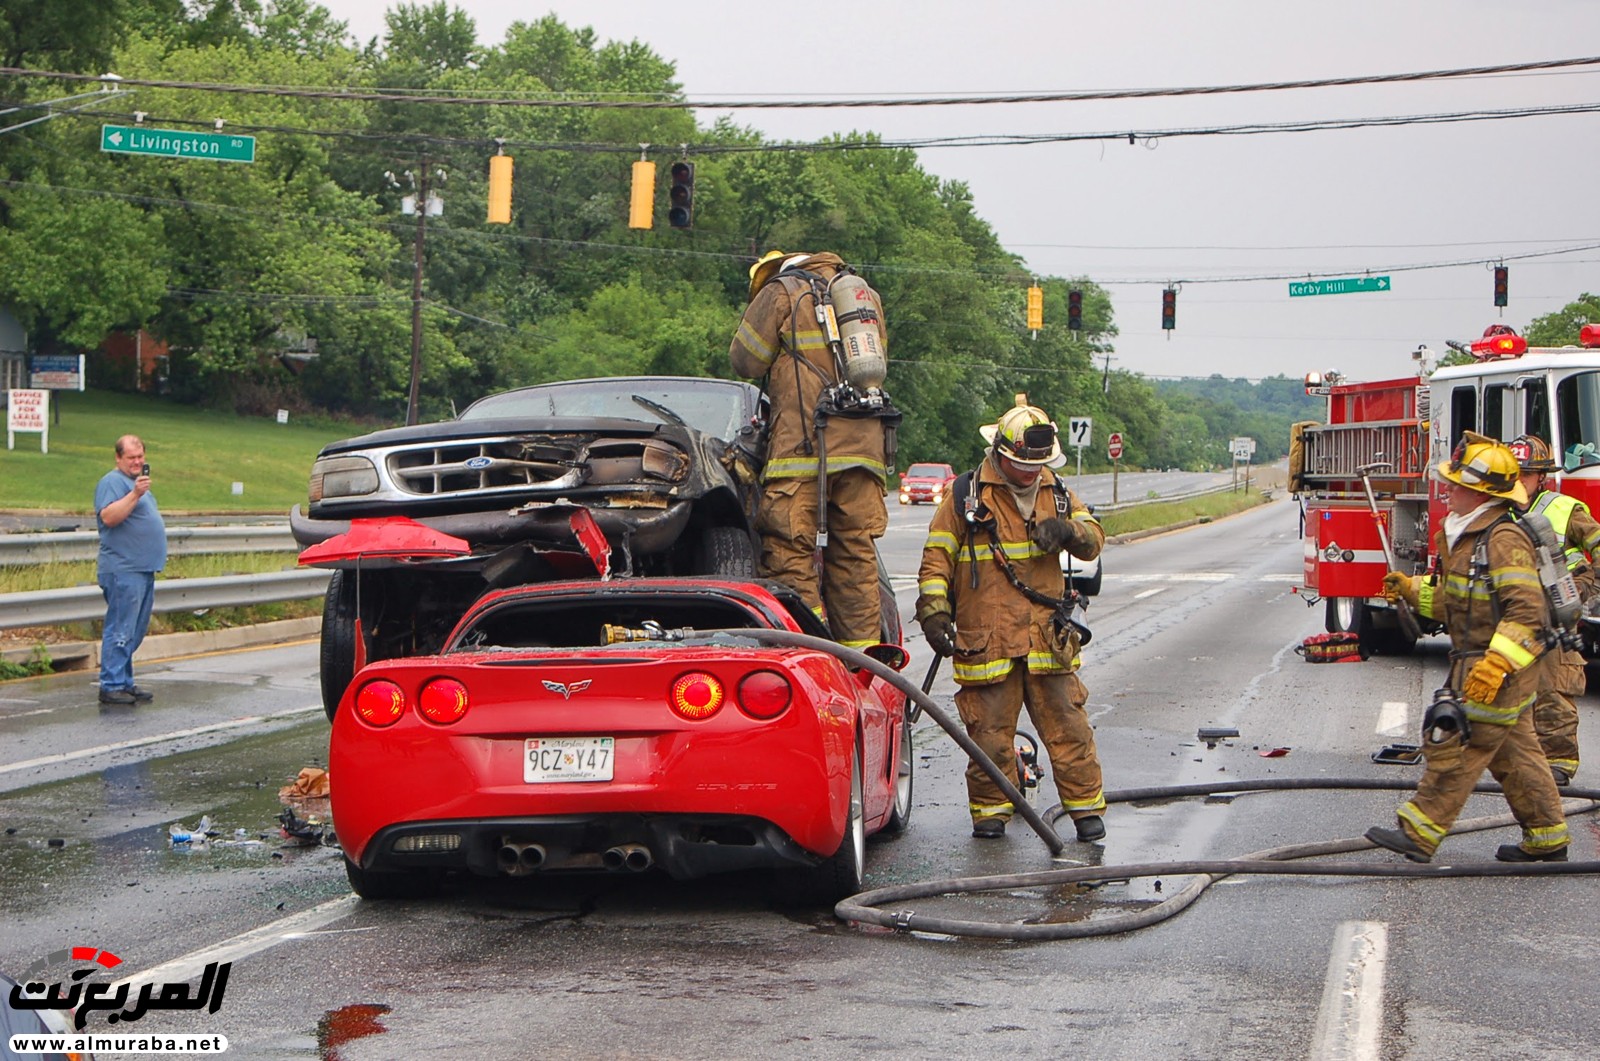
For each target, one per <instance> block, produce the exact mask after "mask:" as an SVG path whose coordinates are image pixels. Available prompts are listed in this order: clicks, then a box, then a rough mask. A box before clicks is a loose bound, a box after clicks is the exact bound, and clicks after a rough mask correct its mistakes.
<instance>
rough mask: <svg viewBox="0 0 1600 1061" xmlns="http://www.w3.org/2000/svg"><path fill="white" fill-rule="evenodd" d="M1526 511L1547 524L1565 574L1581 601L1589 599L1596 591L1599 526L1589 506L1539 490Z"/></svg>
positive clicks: (1599, 544)
mask: <svg viewBox="0 0 1600 1061" xmlns="http://www.w3.org/2000/svg"><path fill="white" fill-rule="evenodd" d="M1528 511H1529V512H1537V513H1539V514H1541V515H1543V516H1544V518H1545V519H1547V520H1549V521H1550V526H1551V527H1552V528H1553V529H1554V530H1555V532H1556V537H1557V538H1559V539H1560V540H1561V543H1562V549H1563V551H1564V552H1565V553H1566V559H1567V570H1569V571H1571V572H1572V575H1573V578H1574V579H1575V580H1576V581H1577V583H1578V589H1579V591H1580V592H1581V593H1582V595H1583V597H1584V598H1585V599H1588V598H1589V597H1591V596H1593V595H1594V591H1595V589H1596V585H1595V574H1594V554H1595V553H1596V552H1597V551H1600V523H1597V522H1595V518H1594V516H1593V515H1592V514H1591V513H1590V512H1589V506H1588V505H1586V504H1584V503H1583V502H1582V501H1579V500H1578V499H1577V498H1575V497H1568V496H1567V495H1566V494H1558V493H1556V492H1555V491H1554V490H1541V491H1540V492H1539V496H1538V497H1535V498H1534V499H1533V504H1531V505H1529V506H1528Z"/></svg>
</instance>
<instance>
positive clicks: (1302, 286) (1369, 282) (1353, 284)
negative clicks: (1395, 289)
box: [1289, 276, 1392, 298]
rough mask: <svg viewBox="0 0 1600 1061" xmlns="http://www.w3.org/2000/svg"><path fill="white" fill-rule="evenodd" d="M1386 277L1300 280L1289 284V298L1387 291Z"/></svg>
mask: <svg viewBox="0 0 1600 1061" xmlns="http://www.w3.org/2000/svg"><path fill="white" fill-rule="evenodd" d="M1391 286H1392V285H1391V284H1390V283H1389V278H1388V277H1387V276H1351V277H1347V278H1345V279H1343V280H1302V281H1299V282H1295V281H1293V280H1291V281H1290V282H1289V297H1290V298H1300V297H1302V296H1304V295H1353V294H1356V293H1357V292H1360V291H1388V290H1389V289H1390V287H1391Z"/></svg>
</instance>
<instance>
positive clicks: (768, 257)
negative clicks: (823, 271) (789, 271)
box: [749, 251, 811, 298]
mask: <svg viewBox="0 0 1600 1061" xmlns="http://www.w3.org/2000/svg"><path fill="white" fill-rule="evenodd" d="M809 257H811V255H809V254H788V253H786V252H784V251H768V252H767V253H765V254H763V255H762V256H761V257H759V258H757V259H756V263H755V264H754V265H752V266H751V267H750V295H749V297H750V298H755V297H756V292H757V291H760V290H761V289H762V288H763V287H765V286H767V281H768V280H771V279H772V278H773V277H774V276H777V275H778V272H779V271H780V270H781V269H783V267H784V266H786V265H799V264H800V263H801V262H803V261H805V260H806V259H807V258H809Z"/></svg>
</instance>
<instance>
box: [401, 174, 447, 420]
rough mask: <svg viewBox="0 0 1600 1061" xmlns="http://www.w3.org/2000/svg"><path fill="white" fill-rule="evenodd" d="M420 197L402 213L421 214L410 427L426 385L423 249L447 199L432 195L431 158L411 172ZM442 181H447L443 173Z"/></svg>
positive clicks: (406, 202) (404, 204)
mask: <svg viewBox="0 0 1600 1061" xmlns="http://www.w3.org/2000/svg"><path fill="white" fill-rule="evenodd" d="M406 176H408V177H410V178H411V183H412V186H413V187H415V188H416V190H417V193H416V195H414V196H412V195H408V196H406V197H405V198H404V199H402V200H401V201H400V212H401V213H405V214H410V213H415V214H416V215H417V237H416V240H415V242H414V247H413V257H412V266H411V394H410V398H409V399H408V400H407V402H406V426H407V427H412V426H414V425H415V424H416V422H417V393H418V390H419V389H420V387H421V384H422V249H423V246H424V245H425V244H426V243H427V240H428V215H430V214H432V215H433V216H434V217H438V216H439V215H440V214H442V213H444V200H443V199H440V198H439V197H438V196H436V195H431V194H429V192H428V177H429V173H428V159H427V157H426V156H424V157H423V159H422V162H421V165H420V166H418V167H417V171H416V173H415V174H412V173H408V174H406ZM439 179H440V180H443V179H444V173H443V171H440V173H439Z"/></svg>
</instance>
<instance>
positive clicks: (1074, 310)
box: [1067, 291, 1083, 332]
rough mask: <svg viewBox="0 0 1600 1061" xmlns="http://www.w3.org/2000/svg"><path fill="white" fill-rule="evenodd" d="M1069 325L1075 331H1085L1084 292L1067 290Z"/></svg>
mask: <svg viewBox="0 0 1600 1061" xmlns="http://www.w3.org/2000/svg"><path fill="white" fill-rule="evenodd" d="M1067 327H1068V328H1070V329H1072V330H1073V331H1075V332H1081V331H1083V292H1082V291H1068V292H1067Z"/></svg>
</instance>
